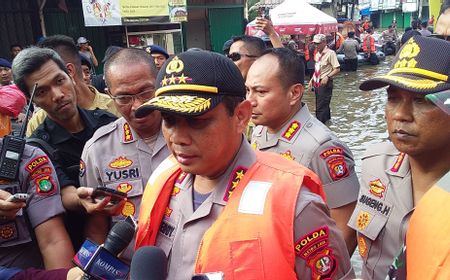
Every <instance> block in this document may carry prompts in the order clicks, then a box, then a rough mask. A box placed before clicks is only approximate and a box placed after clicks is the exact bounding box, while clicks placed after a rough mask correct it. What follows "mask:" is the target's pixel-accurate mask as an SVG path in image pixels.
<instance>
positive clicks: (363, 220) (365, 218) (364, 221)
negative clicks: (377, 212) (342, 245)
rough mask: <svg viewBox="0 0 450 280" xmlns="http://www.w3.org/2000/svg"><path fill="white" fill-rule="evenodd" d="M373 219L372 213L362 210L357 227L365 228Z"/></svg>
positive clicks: (357, 220)
mask: <svg viewBox="0 0 450 280" xmlns="http://www.w3.org/2000/svg"><path fill="white" fill-rule="evenodd" d="M371 219H372V215H370V213H369V212H366V211H360V212H359V214H358V218H357V219H356V227H358V229H359V230H364V229H365V228H366V227H367V226H368V225H369V223H370V220H371Z"/></svg>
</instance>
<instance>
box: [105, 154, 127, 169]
mask: <svg viewBox="0 0 450 280" xmlns="http://www.w3.org/2000/svg"><path fill="white" fill-rule="evenodd" d="M132 164H133V161H132V160H131V159H128V158H126V157H122V156H120V157H118V158H116V159H114V160H113V161H111V162H110V163H109V167H111V168H114V169H120V168H125V167H128V166H130V165H132Z"/></svg>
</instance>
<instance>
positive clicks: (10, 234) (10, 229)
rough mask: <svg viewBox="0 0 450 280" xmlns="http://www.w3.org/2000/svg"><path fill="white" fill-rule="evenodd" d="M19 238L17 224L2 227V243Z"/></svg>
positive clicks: (0, 233) (0, 237) (0, 232)
mask: <svg viewBox="0 0 450 280" xmlns="http://www.w3.org/2000/svg"><path fill="white" fill-rule="evenodd" d="M17 237H18V234H17V226H16V223H15V222H11V223H7V224H3V225H0V243H2V242H5V241H12V240H13V239H16V238H17Z"/></svg>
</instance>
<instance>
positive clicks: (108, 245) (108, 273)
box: [72, 220, 136, 280]
mask: <svg viewBox="0 0 450 280" xmlns="http://www.w3.org/2000/svg"><path fill="white" fill-rule="evenodd" d="M135 232H136V228H135V227H134V226H133V225H132V224H130V223H129V222H127V221H126V220H123V221H120V222H117V223H116V224H115V225H114V226H113V227H112V228H111V230H110V231H109V233H108V236H107V237H106V241H105V243H104V244H102V245H100V246H99V245H97V244H95V243H94V242H92V241H90V240H89V239H86V241H85V242H84V243H83V245H82V246H81V248H80V250H79V251H78V252H77V254H76V255H75V256H74V258H73V260H72V261H73V262H74V263H75V264H76V265H77V266H78V267H79V268H81V269H82V270H83V271H84V273H85V274H84V276H83V278H82V279H106V280H109V279H111V280H113V279H118V280H121V279H123V280H125V279H127V276H128V273H129V272H130V267H129V266H128V265H127V264H126V263H124V262H123V261H121V260H120V259H118V258H117V255H118V254H119V253H120V252H122V251H123V250H124V249H125V248H126V247H127V246H128V244H129V243H130V242H131V240H133V237H134V234H135Z"/></svg>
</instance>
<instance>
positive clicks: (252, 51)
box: [228, 35, 266, 80]
mask: <svg viewBox="0 0 450 280" xmlns="http://www.w3.org/2000/svg"><path fill="white" fill-rule="evenodd" d="M265 49H266V45H265V44H264V41H263V40H261V39H260V38H258V37H254V36H247V35H243V36H239V37H234V38H233V44H231V47H230V51H229V54H228V58H230V59H231V60H233V62H234V64H236V66H237V67H238V68H239V71H241V74H242V77H244V80H245V79H246V78H247V73H248V69H250V66H252V64H253V62H255V60H256V59H257V58H258V57H259V56H261V54H262V53H263V52H264V50H265Z"/></svg>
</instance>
